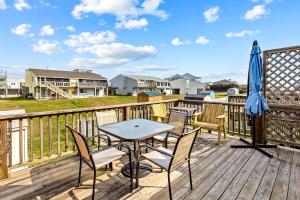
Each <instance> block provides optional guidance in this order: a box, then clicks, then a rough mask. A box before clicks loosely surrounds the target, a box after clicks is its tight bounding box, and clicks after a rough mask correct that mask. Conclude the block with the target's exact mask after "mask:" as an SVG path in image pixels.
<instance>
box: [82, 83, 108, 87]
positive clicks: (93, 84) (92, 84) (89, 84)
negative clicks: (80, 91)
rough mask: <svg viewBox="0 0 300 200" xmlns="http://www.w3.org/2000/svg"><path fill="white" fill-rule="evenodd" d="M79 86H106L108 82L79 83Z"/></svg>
mask: <svg viewBox="0 0 300 200" xmlns="http://www.w3.org/2000/svg"><path fill="white" fill-rule="evenodd" d="M78 87H79V88H99V87H101V88H106V87H107V83H80V82H79V83H78Z"/></svg>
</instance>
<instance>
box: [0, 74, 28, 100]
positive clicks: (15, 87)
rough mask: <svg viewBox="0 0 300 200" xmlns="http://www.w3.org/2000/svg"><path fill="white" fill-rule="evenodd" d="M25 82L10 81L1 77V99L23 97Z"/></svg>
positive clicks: (5, 77)
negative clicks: (22, 89) (22, 91)
mask: <svg viewBox="0 0 300 200" xmlns="http://www.w3.org/2000/svg"><path fill="white" fill-rule="evenodd" d="M22 85H24V81H21V80H14V79H8V78H7V76H1V75H0V98H8V97H19V96H21V87H22Z"/></svg>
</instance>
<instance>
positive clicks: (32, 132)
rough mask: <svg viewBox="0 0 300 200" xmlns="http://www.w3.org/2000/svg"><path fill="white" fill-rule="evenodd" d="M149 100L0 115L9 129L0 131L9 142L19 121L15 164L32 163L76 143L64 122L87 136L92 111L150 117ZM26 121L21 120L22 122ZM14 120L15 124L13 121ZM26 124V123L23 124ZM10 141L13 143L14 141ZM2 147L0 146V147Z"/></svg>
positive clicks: (68, 150) (91, 128)
mask: <svg viewBox="0 0 300 200" xmlns="http://www.w3.org/2000/svg"><path fill="white" fill-rule="evenodd" d="M157 103H164V104H166V106H167V107H168V108H169V107H174V106H175V105H176V103H177V100H167V101H162V102H157ZM151 104H155V103H153V102H151V103H132V104H120V105H112V106H102V107H94V108H82V109H72V110H61V111H50V112H39V113H28V114H18V115H6V116H0V124H2V123H5V124H6V125H5V127H7V129H8V131H7V132H5V131H4V129H2V130H1V132H0V134H2V135H3V134H5V135H7V136H8V137H7V138H9V139H8V140H9V141H7V143H8V144H12V141H11V138H12V137H11V136H12V135H13V134H15V132H16V130H15V128H13V127H16V124H17V125H18V126H17V127H18V130H17V134H18V135H19V143H18V144H17V145H18V147H19V148H18V149H19V162H18V163H17V165H16V166H18V165H23V164H29V165H30V164H32V163H36V162H39V161H44V160H47V159H50V158H56V157H60V156H62V155H65V154H66V153H71V152H74V150H75V146H74V144H73V140H72V138H71V137H70V133H69V132H68V130H67V129H66V125H67V124H68V125H70V126H72V127H73V128H75V129H77V130H79V131H80V132H81V133H84V134H86V136H91V135H95V134H97V129H96V128H95V126H96V124H95V123H96V122H95V112H98V111H105V110H115V111H116V113H117V116H118V120H119V121H122V120H128V119H135V118H145V119H150V110H149V105H151ZM25 121H26V122H27V123H24V122H25ZM13 124H14V125H13ZM24 124H28V127H24V126H25V125H24ZM25 130H27V135H28V140H27V141H28V156H27V157H26V156H25V157H24V151H25V149H24V142H25V141H24V139H23V138H24V131H25ZM13 145H16V144H15V143H14V144H13ZM0 150H1V149H0ZM11 150H12V145H10V146H9V150H8V152H9V153H8V167H12V166H13V165H15V164H13V163H12V154H11Z"/></svg>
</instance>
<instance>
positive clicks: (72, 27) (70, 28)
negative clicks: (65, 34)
mask: <svg viewBox="0 0 300 200" xmlns="http://www.w3.org/2000/svg"><path fill="white" fill-rule="evenodd" d="M66 29H67V30H68V31H70V32H75V31H76V29H75V27H74V26H67V27H66Z"/></svg>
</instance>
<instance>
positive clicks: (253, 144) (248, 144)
mask: <svg viewBox="0 0 300 200" xmlns="http://www.w3.org/2000/svg"><path fill="white" fill-rule="evenodd" d="M249 125H250V127H251V133H252V142H249V141H247V140H245V139H244V138H240V140H241V141H242V142H244V143H246V145H231V148H253V149H255V150H257V151H259V152H261V153H262V154H264V155H266V156H268V157H269V158H273V155H271V154H269V153H268V152H266V151H265V150H263V149H261V148H277V146H276V145H268V144H256V131H255V130H256V129H255V117H249Z"/></svg>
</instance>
